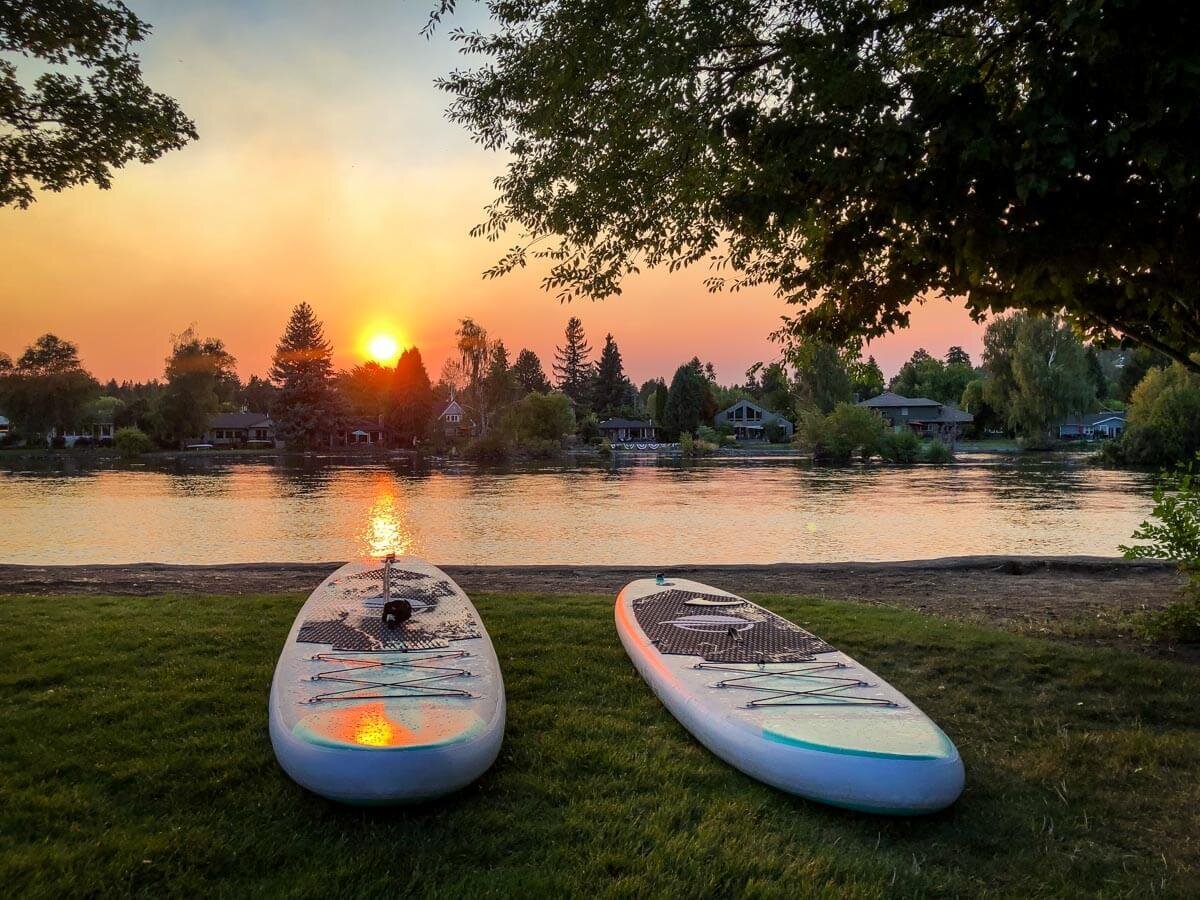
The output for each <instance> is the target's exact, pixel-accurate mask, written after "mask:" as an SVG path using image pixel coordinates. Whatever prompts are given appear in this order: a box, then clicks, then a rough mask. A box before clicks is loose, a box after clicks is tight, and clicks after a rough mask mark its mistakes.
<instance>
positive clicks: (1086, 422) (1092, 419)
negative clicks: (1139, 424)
mask: <svg viewBox="0 0 1200 900" xmlns="http://www.w3.org/2000/svg"><path fill="white" fill-rule="evenodd" d="M1114 419H1115V420H1116V421H1118V422H1124V421H1125V413H1124V412H1122V411H1121V410H1116V409H1102V410H1100V412H1094V413H1088V414H1087V415H1086V416H1067V418H1065V419H1063V420H1062V421H1061V422H1059V423H1058V424H1059V427H1062V426H1064V425H1082V426H1083V427H1085V428H1090V427H1091V426H1093V425H1099V424H1100V423H1101V422H1109V421H1112V420H1114Z"/></svg>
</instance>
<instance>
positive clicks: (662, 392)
mask: <svg viewBox="0 0 1200 900" xmlns="http://www.w3.org/2000/svg"><path fill="white" fill-rule="evenodd" d="M668 396H670V391H669V390H668V389H667V383H666V381H664V380H663V379H661V378H660V379H658V383H657V384H656V385H655V386H654V396H653V397H651V398H650V401H649V402H648V403H647V404H646V408H647V412H648V413H649V415H650V419H651V420H652V421H653V422H654V424H655V425H658V426H663V425H664V423H665V422H666V420H667V397H668Z"/></svg>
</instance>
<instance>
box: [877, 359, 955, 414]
mask: <svg viewBox="0 0 1200 900" xmlns="http://www.w3.org/2000/svg"><path fill="white" fill-rule="evenodd" d="M954 349H959V350H960V352H961V348H954ZM962 356H963V357H966V354H965V353H963V354H962ZM950 357H951V355H950V354H947V359H948V360H949V359H950ZM955 359H956V361H955V362H942V361H941V360H940V359H938V358H937V357H934V356H930V355H929V354H928V353H927V352H926V351H925V350H917V352H916V353H914V354H913V355H912V359H910V360H909V361H908V362H906V363H905V364H904V365H903V366H901V367H900V371H899V372H897V373H896V377H895V378H893V379H892V383H891V384H890V385H889V387H890V389H891V390H892V391H895V392H896V393H897V394H899V395H900V396H902V397H925V398H928V399H930V400H936V401H937V402H938V403H952V404H954V405H956V406H957V405H958V404H959V403H960V402H962V395H963V390H964V389H965V388H966V386H967V385H968V384H969V383H970V382H971V381H972V380H973V379H974V378H975V370H974V369H973V368H971V363H970V359H969V357H968V358H967V361H966V362H964V361H962V359H961V358H960V357H957V356H956V357H955Z"/></svg>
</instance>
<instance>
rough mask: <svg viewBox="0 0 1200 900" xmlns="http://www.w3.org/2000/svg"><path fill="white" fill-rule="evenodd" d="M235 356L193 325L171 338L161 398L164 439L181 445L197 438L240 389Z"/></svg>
mask: <svg viewBox="0 0 1200 900" xmlns="http://www.w3.org/2000/svg"><path fill="white" fill-rule="evenodd" d="M234 363H235V360H234V358H233V357H232V356H231V355H230V354H229V352H228V351H227V350H226V349H225V344H224V343H223V342H222V341H221V340H219V339H218V338H202V337H200V336H199V335H198V334H196V331H195V329H194V328H188V329H187V330H186V331H184V332H183V333H182V334H178V335H175V336H174V337H173V338H172V339H171V355H170V356H169V357H168V358H167V368H166V382H167V387H166V390H165V391H164V392H163V396H162V399H161V400H160V401H159V408H158V414H159V421H160V428H161V431H162V433H161V434H160V437H161V438H162V439H163V440H164V441H170V442H174V443H177V444H179V445H180V446H182V445H183V444H184V443H185V442H186V441H188V440H189V439H191V438H197V437H199V436H200V435H202V434H203V433H204V431H205V430H206V429H207V428H208V423H209V422H210V421H211V420H212V417H213V416H215V415H216V414H217V413H218V412H220V411H221V406H222V404H223V403H227V402H230V401H231V400H232V399H233V396H234V392H235V391H236V389H237V376H236V375H235V374H234V370H233V367H234Z"/></svg>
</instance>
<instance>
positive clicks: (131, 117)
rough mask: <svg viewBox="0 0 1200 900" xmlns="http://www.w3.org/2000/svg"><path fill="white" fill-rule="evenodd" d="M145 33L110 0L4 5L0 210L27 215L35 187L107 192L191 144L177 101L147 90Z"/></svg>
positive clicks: (0, 26) (192, 133)
mask: <svg viewBox="0 0 1200 900" xmlns="http://www.w3.org/2000/svg"><path fill="white" fill-rule="evenodd" d="M149 33H150V26H149V25H148V24H147V23H146V22H144V21H142V20H141V19H139V18H138V17H137V16H136V15H134V14H133V12H132V11H130V9H129V8H128V7H127V6H126V5H125V4H124V3H120V2H114V0H92V2H66V3H64V2H51V0H12V2H8V3H4V4H3V5H0V53H3V54H5V58H0V124H2V126H3V127H0V134H2V135H3V137H0V206H17V207H22V208H24V207H27V206H29V205H30V204H31V203H33V201H34V199H35V196H34V188H35V187H41V188H42V189H45V190H51V191H61V190H64V189H66V188H69V187H73V186H75V185H80V184H88V183H91V184H95V185H97V186H99V187H101V188H107V187H109V186H111V184H112V175H113V173H112V170H113V169H119V168H121V167H122V166H124V165H125V164H126V163H128V162H132V161H134V160H136V161H138V162H141V163H148V162H152V161H153V160H155V159H157V158H158V157H160V156H162V155H163V154H164V153H166V152H168V151H170V150H175V149H178V148H180V147H182V146H184V145H185V144H186V143H187V142H188V141H190V140H195V138H196V129H195V126H194V125H193V124H192V122H191V121H189V120H188V118H187V117H186V116H185V115H184V114H183V112H182V111H181V110H180V109H179V107H178V105H177V104H176V103H175V101H174V100H172V99H171V98H170V97H167V96H165V95H163V94H158V93H155V92H154V91H152V90H150V88H149V87H148V86H147V85H146V84H145V83H144V82H143V81H142V73H141V68H140V64H139V61H138V57H137V55H136V54H135V53H134V52H133V45H134V44H136V43H137V42H139V41H141V40H144V39H145V38H146V36H147V35H148V34H149ZM30 60H33V61H34V62H32V63H30V62H29V61H30ZM26 73H28V74H30V75H31V76H32V77H31V83H25V84H23V83H22V80H21V77H20V76H21V75H23V74H26Z"/></svg>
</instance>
